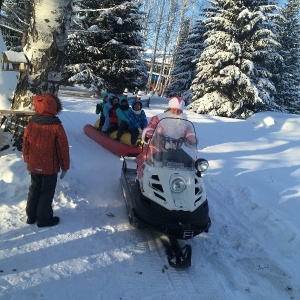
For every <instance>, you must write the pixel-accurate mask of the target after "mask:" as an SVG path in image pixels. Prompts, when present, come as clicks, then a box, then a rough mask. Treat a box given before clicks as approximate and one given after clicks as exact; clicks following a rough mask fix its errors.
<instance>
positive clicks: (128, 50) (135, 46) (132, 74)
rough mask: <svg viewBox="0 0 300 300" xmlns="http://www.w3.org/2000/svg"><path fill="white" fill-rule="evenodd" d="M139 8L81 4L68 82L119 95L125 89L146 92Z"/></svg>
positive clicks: (112, 3)
mask: <svg viewBox="0 0 300 300" xmlns="http://www.w3.org/2000/svg"><path fill="white" fill-rule="evenodd" d="M138 8H139V6H138V4H136V3H135V2H133V1H120V0H119V1H117V0H114V1H91V0H87V1H79V2H78V3H77V4H76V7H75V10H74V11H75V12H76V14H77V15H76V17H75V18H74V19H73V23H72V28H71V34H70V35H69V47H68V49H69V51H68V65H67V68H66V72H65V74H64V78H65V80H66V79H67V80H69V81H71V82H72V83H76V84H79V83H80V84H83V85H84V86H86V87H89V88H91V89H93V90H103V89H105V90H108V91H110V92H115V93H121V92H122V91H123V90H124V88H125V87H127V88H129V89H130V90H133V89H134V88H135V87H138V88H143V87H144V85H145V83H144V81H143V77H144V76H146V70H145V66H144V63H143V61H142V59H141V57H140V51H141V50H142V49H141V45H142V42H143V39H142V37H141V29H142V15H141V13H140V12H139V11H138ZM74 47H75V48H74ZM69 78H70V79H69Z"/></svg>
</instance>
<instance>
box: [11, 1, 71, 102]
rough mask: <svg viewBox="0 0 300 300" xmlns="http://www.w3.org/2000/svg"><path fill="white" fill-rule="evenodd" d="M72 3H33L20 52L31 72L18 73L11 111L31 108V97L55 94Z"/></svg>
mask: <svg viewBox="0 0 300 300" xmlns="http://www.w3.org/2000/svg"><path fill="white" fill-rule="evenodd" d="M71 2H72V1H71V0H35V1H33V4H32V5H33V6H32V7H33V9H32V12H33V15H32V18H31V23H30V28H29V33H28V36H27V37H26V44H25V47H24V49H23V51H24V53H25V54H26V56H27V58H28V59H29V62H30V71H29V72H28V73H27V72H22V73H20V76H19V80H18V83H17V87H16V90H15V94H14V99H13V103H12V108H19V107H29V108H32V101H31V96H32V94H40V93H45V92H50V93H53V94H56V93H57V91H58V88H59V84H60V79H61V69H62V66H63V63H64V58H65V49H66V46H67V31H68V29H69V23H70V20H71V14H72V6H71Z"/></svg>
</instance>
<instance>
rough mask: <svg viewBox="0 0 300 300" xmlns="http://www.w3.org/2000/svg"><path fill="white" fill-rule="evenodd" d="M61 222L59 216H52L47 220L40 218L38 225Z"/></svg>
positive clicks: (51, 224)
mask: <svg viewBox="0 0 300 300" xmlns="http://www.w3.org/2000/svg"><path fill="white" fill-rule="evenodd" d="M58 223H59V217H52V218H50V219H47V220H38V221H37V227H51V226H55V225H57V224H58Z"/></svg>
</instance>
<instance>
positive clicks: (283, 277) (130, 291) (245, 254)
mask: <svg viewBox="0 0 300 300" xmlns="http://www.w3.org/2000/svg"><path fill="white" fill-rule="evenodd" d="M60 97H61V99H62V100H63V106H64V111H63V113H62V114H61V115H59V117H60V118H61V120H62V122H63V125H64V127H65V129H66V131H67V135H68V139H69V143H70V153H71V169H70V170H69V172H68V173H67V175H66V177H65V179H64V180H58V185H57V191H56V194H55V201H54V212H55V215H58V216H59V217H60V218H61V223H60V224H59V225H58V226H55V227H52V228H43V229H39V228H37V227H36V226H34V225H33V226H29V225H26V224H25V222H24V221H25V215H24V214H25V206H26V197H27V192H28V186H29V181H30V178H29V176H28V174H27V172H26V169H25V165H24V163H23V162H22V157H21V154H20V153H16V152H15V151H12V150H11V149H8V150H6V151H4V152H3V153H0V163H1V165H5V166H9V168H10V170H12V172H11V173H5V178H3V179H2V180H0V197H1V206H0V215H1V221H0V225H1V226H0V237H1V243H0V259H1V260H0V270H1V271H2V272H1V273H0V299H1V300H2V299H3V300H4V299H5V300H6V299H13V300H17V299H24V300H27V299H28V300H29V299H30V300H31V299H43V300H48V299H49V300H50V299H75V300H77V299H78V300H81V299H95V300H96V299H97V300H98V299H109V300H110V299H122V300H127V299H128V300H129V299H130V300H131V299H133V300H135V299H147V300H154V299H167V300H171V299H172V300H173V299H175V300H179V299H203V300H208V299H209V300H218V299H220V300H221V299H222V300H223V299H228V300H232V299H237V300H238V299H247V300H248V299H249V300H252V299H253V300H257V299H267V300H268V299H270V300H271V299H272V300H282V299H294V300H299V299H300V292H299V291H300V290H299V288H300V286H299V280H298V279H299V277H298V278H295V277H293V276H291V270H293V268H297V264H295V265H293V264H292V262H293V261H296V262H297V261H299V260H298V254H297V253H293V252H291V251H287V252H286V253H284V252H283V249H284V248H283V247H281V248H279V249H278V250H275V251H274V247H275V245H276V242H277V237H275V236H274V235H273V232H274V231H273V230H271V228H270V229H268V226H272V227H274V228H276V230H278V232H279V234H280V235H279V236H278V238H281V239H282V236H283V235H284V227H285V228H289V229H290V228H291V226H290V227H287V226H284V225H287V224H280V223H281V222H278V219H279V220H280V214H279V211H277V210H270V209H269V207H268V206H267V204H266V203H264V201H262V199H263V198H262V197H264V195H263V196H262V197H260V195H258V194H257V193H256V191H255V186H248V185H247V182H245V179H243V176H245V173H243V174H242V175H241V176H235V175H234V174H233V173H231V172H229V171H230V167H231V166H230V164H229V162H230V157H229V156H230V155H232V153H230V151H228V153H226V152H225V151H224V153H221V154H220V151H219V150H220V149H225V148H224V144H222V138H223V136H222V134H220V135H216V134H213V133H212V130H213V129H214V128H220V127H217V126H216V123H217V122H222V119H217V118H212V117H209V116H200V115H196V114H193V113H190V112H188V114H189V118H190V119H191V120H192V121H193V122H195V126H197V125H198V123H199V127H201V129H198V130H197V129H196V130H197V133H198V137H199V141H200V150H199V154H200V155H201V156H203V157H204V158H207V159H208V160H209V161H210V163H211V169H210V170H208V171H207V172H206V173H205V177H204V180H205V185H206V190H207V194H208V201H209V206H210V216H211V218H212V227H211V229H210V231H209V232H208V233H203V234H201V235H200V236H197V237H195V238H194V239H193V240H191V241H189V242H190V244H191V246H192V249H193V255H192V266H191V267H190V268H189V269H185V270H177V269H173V268H171V267H167V268H166V267H165V265H167V258H166V255H165V249H164V247H163V244H162V242H161V238H162V235H160V234H158V233H156V232H153V231H151V230H144V231H143V230H137V229H135V228H133V227H132V226H130V224H129V223H128V219H127V213H126V206H125V202H124V200H123V195H122V191H121V187H120V182H119V179H120V174H121V166H122V161H121V160H120V159H119V158H118V157H117V156H115V155H113V154H111V153H110V152H109V151H107V150H106V149H103V148H102V147H100V146H99V145H98V144H96V143H95V142H94V141H93V140H91V139H90V138H88V137H87V136H86V135H85V134H84V133H83V127H84V125H86V124H93V123H94V122H95V120H96V119H97V118H98V116H97V115H96V114H95V105H96V102H97V99H91V98H79V97H74V98H72V96H70V95H65V94H61V95H60ZM166 104H167V101H166V99H161V98H158V97H157V98H155V97H153V98H152V99H151V104H150V108H149V109H145V110H146V114H147V116H148V117H151V116H152V115H154V114H157V113H160V112H162V111H163V109H165V108H166ZM236 123H240V126H244V130H245V136H246V137H245V141H244V142H245V143H246V140H247V139H250V135H251V132H252V131H251V126H250V125H249V124H248V123H247V122H243V121H239V120H232V122H228V123H224V124H223V127H222V128H224V130H234V125H236ZM232 132H233V131H232ZM257 134H259V132H258V133H257ZM254 138H255V137H254ZM235 141H237V142H239V141H238V140H237V137H235V136H234V135H233V136H232V140H231V141H230V142H235ZM254 141H255V139H254ZM224 143H225V141H224ZM255 153H256V152H255ZM220 156H222V158H223V159H224V161H225V162H226V161H227V162H228V165H227V166H224V167H223V168H219V164H218V163H219V161H218V159H220ZM0 172H1V170H0ZM224 174H225V175H224ZM270 176H271V177H272V180H276V175H275V174H270ZM267 179H268V177H267ZM251 182H253V180H252V181H251ZM17 183H18V184H17ZM257 184H258V185H260V184H263V183H262V182H257ZM265 190H266V193H269V194H271V195H272V186H270V187H269V186H268V185H266V186H265ZM265 201H267V199H266V200H265ZM266 234H267V235H266ZM284 238H285V237H284ZM265 240H266V241H267V242H265ZM183 243H185V242H183ZM286 243H287V244H286V249H287V250H289V247H288V245H290V244H293V245H294V247H293V248H291V249H299V246H300V245H299V236H297V228H295V231H294V232H293V231H290V233H288V234H287V236H286ZM269 245H270V246H269ZM274 254H275V256H274ZM277 257H280V258H281V259H276V258H277ZM293 274H297V273H296V271H294V272H293Z"/></svg>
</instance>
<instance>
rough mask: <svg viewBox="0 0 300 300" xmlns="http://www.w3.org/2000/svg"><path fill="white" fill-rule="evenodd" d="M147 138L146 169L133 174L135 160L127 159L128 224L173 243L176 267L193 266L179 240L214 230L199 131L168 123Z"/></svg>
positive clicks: (178, 121) (173, 120)
mask: <svg viewBox="0 0 300 300" xmlns="http://www.w3.org/2000/svg"><path fill="white" fill-rule="evenodd" d="M142 138H143V142H144V147H145V149H143V152H142V154H140V155H144V161H143V163H142V166H141V167H140V168H129V167H128V164H129V160H131V159H132V158H131V157H130V155H128V156H125V157H123V165H122V172H121V179H120V180H121V185H122V190H123V195H124V199H125V203H126V207H127V212H128V219H129V222H130V223H131V224H132V225H134V226H135V227H136V228H152V229H154V230H156V231H158V232H160V233H163V234H164V235H165V236H166V237H167V238H168V242H167V255H168V261H169V264H170V265H171V266H174V267H186V266H190V265H191V255H192V249H191V246H190V245H189V244H186V245H185V246H184V247H180V246H179V243H178V240H188V239H192V238H193V237H194V236H196V235H199V234H200V233H202V232H208V230H209V227H210V225H211V220H210V218H209V208H208V201H207V199H206V191H205V187H204V184H203V177H202V174H203V172H204V171H205V170H207V169H208V166H209V164H208V161H207V160H206V159H203V158H197V138H196V133H195V128H194V126H193V124H192V123H191V122H190V121H188V120H186V119H182V118H163V119H161V120H160V121H159V123H158V125H157V126H156V128H155V130H154V132H153V134H152V137H151V138H150V139H147V129H146V130H144V132H143V137H142Z"/></svg>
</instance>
